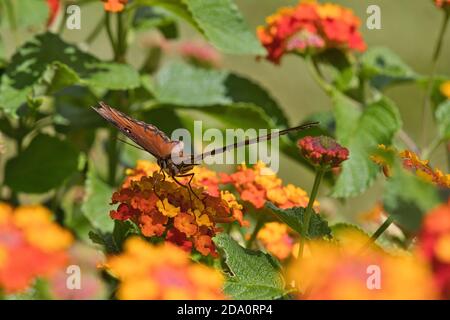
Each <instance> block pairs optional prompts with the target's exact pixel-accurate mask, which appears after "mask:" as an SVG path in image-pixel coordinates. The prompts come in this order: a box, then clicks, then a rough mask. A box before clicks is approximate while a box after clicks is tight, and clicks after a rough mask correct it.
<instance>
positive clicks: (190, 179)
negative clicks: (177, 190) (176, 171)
mask: <svg viewBox="0 0 450 320" xmlns="http://www.w3.org/2000/svg"><path fill="white" fill-rule="evenodd" d="M194 175H195V173H187V174H181V175H178V177H189V181H188V183H187V187H188V188H189V191H190V192H192V193H193V194H194V196H195V197H196V198H197V199H198V200H200V201H202V199H200V198H199V196H198V195H197V194H196V193H195V192H194V189H192V185H191V182H192V179H193V178H194Z"/></svg>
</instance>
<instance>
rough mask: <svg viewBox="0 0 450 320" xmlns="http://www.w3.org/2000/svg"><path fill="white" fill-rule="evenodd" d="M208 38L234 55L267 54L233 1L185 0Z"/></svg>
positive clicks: (220, 48) (219, 47) (221, 48)
mask: <svg viewBox="0 0 450 320" xmlns="http://www.w3.org/2000/svg"><path fill="white" fill-rule="evenodd" d="M183 2H184V3H185V4H186V5H187V6H188V8H189V11H190V12H191V14H192V16H193V18H194V20H195V21H196V23H197V25H198V26H199V27H200V29H201V30H202V31H203V33H204V35H205V36H206V38H207V39H208V40H209V41H210V42H211V43H212V44H213V45H214V46H216V47H217V48H218V49H219V50H222V51H223V52H225V53H231V54H251V55H264V54H265V50H264V49H263V47H262V46H261V44H260V42H259V41H258V39H257V38H256V36H255V32H254V31H253V30H251V29H250V28H249V27H248V25H247V24H246V23H245V22H244V19H243V18H242V15H241V13H240V12H239V10H238V8H237V6H236V4H235V3H234V2H233V1H232V0H215V1H204V0H183Z"/></svg>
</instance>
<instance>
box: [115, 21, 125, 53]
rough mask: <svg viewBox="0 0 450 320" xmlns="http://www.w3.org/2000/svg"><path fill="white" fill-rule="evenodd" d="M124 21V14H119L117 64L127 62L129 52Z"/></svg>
mask: <svg viewBox="0 0 450 320" xmlns="http://www.w3.org/2000/svg"><path fill="white" fill-rule="evenodd" d="M123 19H124V16H123V13H122V12H119V13H118V14H117V52H116V53H117V56H116V59H115V60H116V61H117V62H125V53H126V51H127V45H126V43H127V42H126V29H125V28H124V25H123Z"/></svg>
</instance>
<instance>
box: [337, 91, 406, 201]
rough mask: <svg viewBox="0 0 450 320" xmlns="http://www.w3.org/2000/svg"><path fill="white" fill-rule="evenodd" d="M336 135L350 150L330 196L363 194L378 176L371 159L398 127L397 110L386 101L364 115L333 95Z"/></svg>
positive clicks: (398, 117)
mask: <svg viewBox="0 0 450 320" xmlns="http://www.w3.org/2000/svg"><path fill="white" fill-rule="evenodd" d="M334 112H335V116H336V127H337V128H336V135H337V140H338V142H339V143H340V144H342V145H343V146H345V147H347V148H348V149H349V151H350V156H349V160H347V161H344V162H343V164H342V172H341V173H340V175H339V177H338V179H337V181H336V185H335V186H334V189H333V192H332V196H334V197H337V198H347V197H351V196H357V195H359V194H361V193H362V192H364V191H365V190H366V189H367V188H368V187H369V186H370V185H371V184H372V183H373V181H374V180H375V178H376V176H377V174H378V173H379V168H378V166H377V165H376V164H375V163H373V161H372V160H371V159H370V156H371V153H372V152H373V150H374V149H375V148H376V147H377V146H378V145H379V144H384V145H390V144H391V142H392V139H393V137H394V135H395V133H396V132H397V131H398V130H399V129H400V127H401V119H400V114H399V112H398V109H397V107H396V106H395V105H394V104H393V103H392V102H391V101H389V100H388V99H387V98H382V99H380V100H378V101H376V102H373V103H372V104H370V105H368V106H367V107H366V108H365V110H364V112H362V113H361V112H360V111H359V110H358V109H357V108H356V106H355V105H354V104H353V103H351V101H349V100H348V99H346V98H343V97H342V96H340V94H336V95H335V106H334Z"/></svg>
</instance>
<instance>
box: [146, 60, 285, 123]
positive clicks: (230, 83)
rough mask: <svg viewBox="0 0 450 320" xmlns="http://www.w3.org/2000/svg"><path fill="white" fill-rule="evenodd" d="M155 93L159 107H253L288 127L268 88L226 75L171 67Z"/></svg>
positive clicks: (161, 73)
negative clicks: (239, 105) (232, 105)
mask: <svg viewBox="0 0 450 320" xmlns="http://www.w3.org/2000/svg"><path fill="white" fill-rule="evenodd" d="M153 93H154V95H155V96H156V99H157V100H158V102H159V103H162V104H172V105H176V106H186V107H195V106H211V105H215V104H217V105H230V104H232V103H233V102H234V103H239V102H244V103H247V104H253V105H254V106H257V107H259V108H261V110H262V111H264V113H266V114H267V116H269V117H270V118H271V119H272V122H274V123H275V124H276V125H277V126H279V127H288V126H289V124H288V121H287V118H286V116H285V114H284V112H283V110H282V108H281V107H280V106H279V105H278V103H277V102H276V101H275V100H274V99H273V98H272V97H271V95H270V94H269V93H268V92H267V90H266V89H265V88H263V87H261V86H260V85H259V84H257V83H256V82H255V81H253V80H251V79H248V78H245V77H243V76H241V75H237V74H233V73H227V72H225V71H218V70H206V69H204V68H199V67H195V66H192V65H190V64H187V63H183V62H177V63H172V64H168V65H166V66H164V67H163V68H162V69H161V70H160V71H159V73H158V74H157V76H156V78H155V84H154V88H153ZM241 118H242V117H241Z"/></svg>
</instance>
